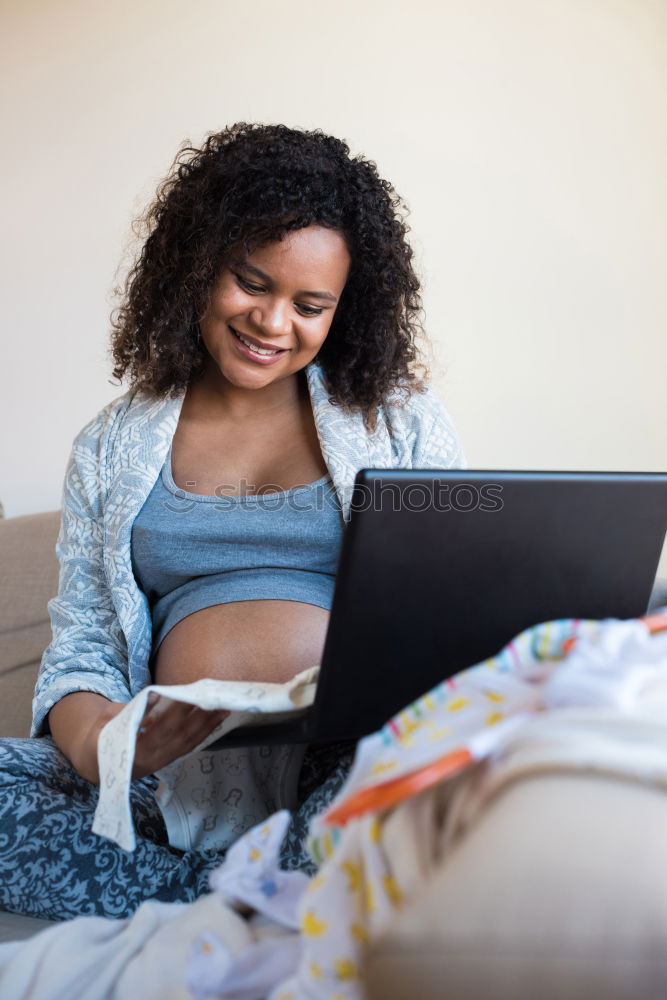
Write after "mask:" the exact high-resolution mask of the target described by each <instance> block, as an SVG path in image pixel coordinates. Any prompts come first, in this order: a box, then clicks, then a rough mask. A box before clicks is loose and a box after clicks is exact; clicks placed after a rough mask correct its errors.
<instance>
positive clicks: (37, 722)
mask: <svg viewBox="0 0 667 1000" xmlns="http://www.w3.org/2000/svg"><path fill="white" fill-rule="evenodd" d="M306 377H307V382H308V390H309V393H310V399H311V403H312V408H313V414H314V418H315V427H316V429H317V435H318V438H319V443H320V447H321V449H322V455H323V457H324V461H325V463H326V465H327V468H328V470H329V473H330V475H331V479H332V481H333V485H334V487H335V489H336V494H337V496H338V499H339V501H340V504H341V508H342V510H343V516H344V517H345V519H346V520H347V518H348V515H349V505H350V500H351V497H352V489H353V486H354V479H355V476H356V474H357V472H358V471H359V469H362V468H431V469H436V468H437V469H445V468H461V467H463V466H464V464H465V463H464V458H463V453H462V451H461V447H460V445H459V441H458V437H457V435H456V431H455V430H454V427H453V425H452V423H451V421H450V419H449V416H448V415H447V413H446V412H445V410H444V409H443V407H442V405H441V404H440V402H439V400H438V398H437V396H436V395H435V393H434V392H433V390H431V389H429V390H428V391H427V392H425V393H417V392H413V393H412V394H411V395H410V397H409V399H408V401H407V402H403V397H402V396H398V395H397V396H396V397H392V400H390V401H389V402H388V403H387V405H385V406H384V407H381V408H380V410H379V412H378V421H377V425H376V427H375V429H374V431H373V432H369V431H368V430H367V429H366V427H365V425H364V420H363V417H362V415H361V413H352V414H350V413H349V412H345V411H344V410H342V409H341V408H340V407H339V406H336V405H334V404H333V403H331V402H330V401H329V394H328V393H327V390H326V388H325V386H324V382H323V377H322V372H321V369H320V368H319V366H318V365H317V363H316V362H311V364H309V365H308V367H307V368H306ZM183 398H184V394H183V395H181V396H179V397H178V398H175V399H174V398H171V399H159V400H158V399H155V398H154V397H151V396H149V395H148V394H146V393H145V392H141V391H137V390H130V391H129V392H127V393H125V395H123V396H121V397H119V398H118V399H116V400H113V402H111V403H109V404H108V405H107V406H105V407H104V409H103V410H101V411H100V413H98V415H97V416H96V417H95V418H94V420H92V421H91V422H90V423H89V424H87V425H86V427H84V428H83V430H82V431H81V432H80V433H79V434H78V435H77V437H76V439H75V441H74V445H73V447H72V453H71V456H70V460H69V463H68V467H67V472H66V476H65V484H64V488H63V502H62V523H61V527H60V534H59V536H58V542H57V545H56V554H57V556H58V559H59V561H60V581H59V587H58V596H57V597H54V598H53V599H52V600H51V601H50V602H49V614H50V616H51V626H52V632H53V637H52V641H51V643H50V645H49V646H48V647H47V649H46V651H45V652H44V656H43V657H42V663H41V666H40V670H39V675H38V678H37V686H36V689H35V696H34V700H33V724H32V735H33V736H38V735H41V734H43V733H45V732H47V731H48V723H46V721H45V720H46V716H47V714H48V712H49V710H50V709H51V708H52V707H53V705H55V703H56V702H57V701H59V699H60V698H63V697H64V696H65V695H67V694H72V693H73V692H75V691H93V692H96V693H98V694H101V695H104V696H105V697H106V698H110V699H111V700H112V701H129V700H130V699H131V698H132V697H134V695H135V694H137V692H138V691H140V690H141V689H142V688H144V687H145V686H146V685H147V684H149V683H150V682H151V678H150V673H149V659H150V654H151V643H152V623H151V615H150V608H149V605H148V601H147V599H146V597H145V595H144V594H143V593H142V591H141V590H140V589H139V587H138V585H137V582H136V580H135V577H134V573H133V571H132V557H131V551H130V542H131V532H132V524H133V522H134V520H135V518H136V516H137V514H138V513H139V511H140V510H141V508H142V506H143V504H144V501H145V500H146V498H147V496H148V494H149V493H150V491H151V489H152V488H153V485H154V484H155V481H156V479H157V477H158V475H159V473H160V470H161V468H162V465H163V464H164V461H165V458H166V456H167V453H168V451H169V446H170V444H171V440H172V438H173V436H174V432H175V431H176V425H177V424H178V417H179V414H180V411H181V406H182V404H183Z"/></svg>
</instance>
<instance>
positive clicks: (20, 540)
mask: <svg viewBox="0 0 667 1000" xmlns="http://www.w3.org/2000/svg"><path fill="white" fill-rule="evenodd" d="M59 526H60V511H51V512H49V513H46V514H27V515H25V516H23V517H12V518H8V519H6V520H5V519H2V520H0V566H2V575H1V576H0V736H27V735H28V732H29V729H30V718H31V714H32V694H33V689H34V686H35V677H36V675H37V670H38V667H39V664H40V661H41V658H42V653H43V652H44V649H45V648H46V646H48V644H49V642H50V639H51V627H50V622H49V615H48V609H47V604H48V601H49V600H50V599H51V598H52V597H53V596H54V595H55V594H56V593H57V590H58V561H57V559H56V554H55V544H56V539H57V536H58V529H59Z"/></svg>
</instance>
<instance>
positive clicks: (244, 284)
mask: <svg viewBox="0 0 667 1000" xmlns="http://www.w3.org/2000/svg"><path fill="white" fill-rule="evenodd" d="M236 280H237V281H238V283H239V285H240V286H241V288H243V289H244V290H245V291H246V292H255V293H257V292H263V291H264V289H263V288H262V286H261V285H253V283H252V282H251V281H246V280H245V278H242V277H241V275H240V274H237V275H236Z"/></svg>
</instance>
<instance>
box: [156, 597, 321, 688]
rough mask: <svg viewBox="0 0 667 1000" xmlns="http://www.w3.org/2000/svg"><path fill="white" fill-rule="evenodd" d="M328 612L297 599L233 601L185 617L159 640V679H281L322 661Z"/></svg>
mask: <svg viewBox="0 0 667 1000" xmlns="http://www.w3.org/2000/svg"><path fill="white" fill-rule="evenodd" d="M328 622H329V612H328V611H326V610H325V609H324V608H318V607H316V606H315V605H313V604H301V603H299V602H298V601H275V600H270V601H234V602H233V603H230V604H216V605H214V606H213V607H211V608H202V610H201V611H195V612H194V614H191V615H188V616H187V618H183V619H182V620H181V621H180V622H179V623H178V624H177V625H175V626H174V627H173V628H172V629H171V631H170V632H168V633H167V635H166V636H165V638H164V639H163V640H162V643H161V644H160V648H159V649H158V651H157V654H156V656H155V659H154V663H153V677H154V682H155V683H156V684H189V683H191V682H192V681H198V680H200V679H201V678H202V677H214V678H216V679H217V680H224V681H227V680H229V681H232V680H253V681H274V682H276V683H282V682H283V681H287V680H289V679H290V678H291V677H293V676H294V675H295V674H298V673H299V671H300V670H305V669H306V667H312V666H315V664H319V662H320V660H321V657H322V650H323V648H324V639H325V636H326V631H327V625H328Z"/></svg>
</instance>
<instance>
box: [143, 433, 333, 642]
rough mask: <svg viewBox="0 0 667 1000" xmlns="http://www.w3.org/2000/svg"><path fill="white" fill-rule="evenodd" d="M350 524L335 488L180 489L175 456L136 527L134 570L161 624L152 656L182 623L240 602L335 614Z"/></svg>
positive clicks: (321, 482) (325, 481)
mask: <svg viewBox="0 0 667 1000" xmlns="http://www.w3.org/2000/svg"><path fill="white" fill-rule="evenodd" d="M342 534H343V516H342V512H341V509H340V504H339V502H338V498H337V496H336V491H335V489H334V486H333V483H332V482H331V479H330V477H329V476H323V477H322V478H321V479H318V480H317V481H316V482H314V483H309V484H307V485H305V486H297V487H295V488H294V489H291V490H284V491H282V492H279V493H264V494H260V495H256V494H253V495H249V496H225V495H221V496H200V495H199V494H197V493H188V492H187V491H186V490H182V489H180V488H179V487H178V486H176V484H175V482H174V480H173V478H172V472H171V449H170V450H169V454H168V455H167V458H166V461H165V463H164V465H163V467H162V470H161V473H160V475H159V476H158V478H157V481H156V483H155V485H154V486H153V489H152V490H151V492H150V493H149V495H148V497H147V499H146V502H145V503H144V505H143V507H142V508H141V510H140V511H139V514H138V516H137V518H136V520H135V521H134V524H133V526H132V564H133V569H134V575H135V577H136V580H137V582H138V584H139V586H140V587H141V589H142V590H143V592H144V593H145V594H146V596H147V598H148V602H149V605H150V608H151V614H152V619H153V652H154V653H155V651H156V650H157V648H158V646H159V645H160V643H161V642H162V640H163V639H164V637H165V636H166V634H167V632H169V631H170V629H172V628H173V627H174V625H176V624H177V623H178V622H179V621H181V619H183V618H185V617H187V615H190V614H193V612H195V611H200V610H201V609H202V608H208V607H211V606H213V605H214V604H226V603H228V602H231V601H249V600H267V599H270V598H274V599H279V600H283V601H300V602H303V603H305V604H315V605H317V606H318V607H321V608H326V609H327V610H328V609H329V608H330V607H331V601H332V598H333V590H334V582H335V576H336V568H337V563H338V553H339V550H340V543H341V540H342Z"/></svg>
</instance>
